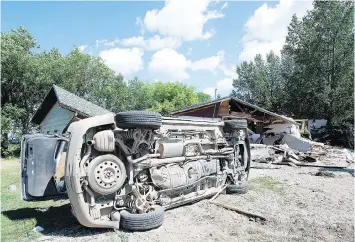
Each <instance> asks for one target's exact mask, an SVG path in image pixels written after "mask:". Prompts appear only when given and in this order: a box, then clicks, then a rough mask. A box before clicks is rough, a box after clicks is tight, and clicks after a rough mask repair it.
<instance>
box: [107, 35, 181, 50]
mask: <svg viewBox="0 0 355 242" xmlns="http://www.w3.org/2000/svg"><path fill="white" fill-rule="evenodd" d="M103 43H104V45H105V46H115V45H117V44H121V45H123V46H128V47H139V48H143V49H145V50H150V51H154V50H160V49H164V48H172V49H176V48H178V47H179V46H180V45H181V41H180V40H179V39H177V38H172V37H163V38H162V37H160V36H159V35H154V36H153V37H151V38H149V39H144V37H143V36H133V37H130V38H125V39H115V40H113V41H110V42H108V41H106V42H103Z"/></svg>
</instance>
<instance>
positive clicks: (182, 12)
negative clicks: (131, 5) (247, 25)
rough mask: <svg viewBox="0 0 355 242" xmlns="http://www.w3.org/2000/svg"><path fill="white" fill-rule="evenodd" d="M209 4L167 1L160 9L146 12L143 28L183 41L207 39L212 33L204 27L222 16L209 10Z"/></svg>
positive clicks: (207, 0) (198, 0)
mask: <svg viewBox="0 0 355 242" xmlns="http://www.w3.org/2000/svg"><path fill="white" fill-rule="evenodd" d="M210 3H211V1H209V0H195V1H194V2H193V4H191V2H190V1H188V0H170V1H168V0H167V1H165V6H164V7H163V8H162V9H160V10H158V9H153V10H150V11H148V12H146V14H145V17H144V20H143V22H144V27H145V29H146V30H148V31H150V32H159V33H160V34H161V35H164V36H170V37H176V38H181V39H183V40H197V39H208V38H210V37H211V36H212V35H213V34H214V31H213V30H207V31H206V30H205V29H204V25H205V24H206V23H207V22H208V21H209V20H211V19H216V18H222V17H223V16H224V15H223V13H221V12H218V11H216V10H209V7H210Z"/></svg>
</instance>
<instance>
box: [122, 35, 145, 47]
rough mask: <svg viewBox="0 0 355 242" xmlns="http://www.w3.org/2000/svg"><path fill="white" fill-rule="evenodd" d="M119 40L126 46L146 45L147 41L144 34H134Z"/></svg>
mask: <svg viewBox="0 0 355 242" xmlns="http://www.w3.org/2000/svg"><path fill="white" fill-rule="evenodd" d="M117 42H119V43H121V44H122V45H125V46H136V47H145V45H146V42H145V40H144V37H143V36H134V37H131V38H127V39H122V40H118V41H117Z"/></svg>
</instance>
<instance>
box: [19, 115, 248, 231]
mask: <svg viewBox="0 0 355 242" xmlns="http://www.w3.org/2000/svg"><path fill="white" fill-rule="evenodd" d="M249 170H250V145H249V138H248V133H247V123H246V120H243V119H236V120H228V121H225V122H223V121H217V120H206V119H203V120H198V119H188V118H186V117H185V118H169V117H162V116H161V115H160V114H159V113H155V112H148V111H129V112H121V113H118V114H116V115H114V114H106V115H102V116H96V117H91V118H87V119H84V120H80V121H77V122H74V123H72V124H71V125H70V126H69V128H68V137H60V136H50V135H42V134H34V135H27V136H25V137H24V138H23V140H22V154H21V182H22V198H23V199H24V200H26V201H35V200H45V199H53V198H58V197H59V198H64V197H68V198H69V200H70V203H71V207H72V212H73V214H74V215H75V216H76V218H77V219H78V221H79V222H80V223H81V224H82V225H84V226H87V227H98V228H115V229H118V228H120V227H122V228H125V229H128V230H148V229H153V228H156V227H159V226H160V225H161V224H162V223H163V220H164V213H165V210H166V209H170V208H174V207H176V206H180V205H183V204H187V203H191V202H195V201H198V200H200V199H204V198H208V197H211V196H213V195H214V194H216V193H217V192H218V191H219V190H220V189H221V187H223V186H224V185H227V187H226V192H227V193H236V194H238V193H245V192H246V191H247V180H248V175H249Z"/></svg>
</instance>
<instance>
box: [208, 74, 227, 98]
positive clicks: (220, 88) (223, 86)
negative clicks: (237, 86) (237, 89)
mask: <svg viewBox="0 0 355 242" xmlns="http://www.w3.org/2000/svg"><path fill="white" fill-rule="evenodd" d="M232 84H233V78H230V77H226V78H224V79H221V80H218V81H217V82H216V86H215V87H208V88H205V89H204V90H203V92H204V93H206V94H208V95H210V96H211V97H213V98H214V92H215V88H217V94H220V95H221V96H222V97H225V96H228V95H229V94H231V92H232V90H233V85H232Z"/></svg>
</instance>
